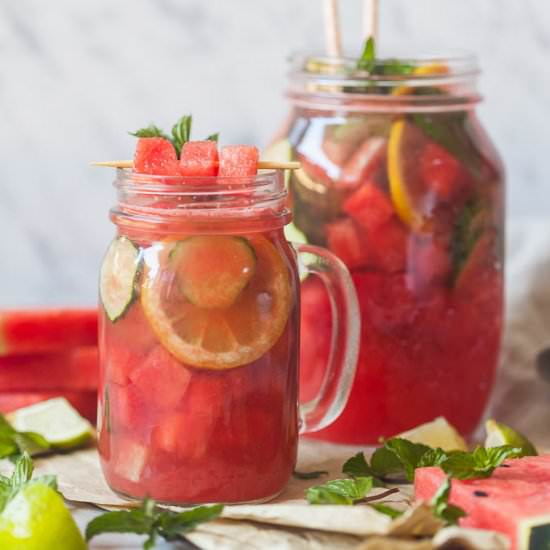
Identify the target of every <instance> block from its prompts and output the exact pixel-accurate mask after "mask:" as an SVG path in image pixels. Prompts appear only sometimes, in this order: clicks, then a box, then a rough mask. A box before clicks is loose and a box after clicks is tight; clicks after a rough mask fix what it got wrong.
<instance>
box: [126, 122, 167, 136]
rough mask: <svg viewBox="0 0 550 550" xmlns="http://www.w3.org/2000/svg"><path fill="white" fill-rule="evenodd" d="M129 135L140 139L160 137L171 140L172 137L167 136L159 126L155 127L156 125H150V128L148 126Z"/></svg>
mask: <svg viewBox="0 0 550 550" xmlns="http://www.w3.org/2000/svg"><path fill="white" fill-rule="evenodd" d="M128 133H129V134H130V135H131V136H134V137H138V138H153V137H160V138H164V139H167V140H170V137H168V135H167V134H165V133H164V132H163V131H162V130H161V129H160V128H159V127H158V126H155V125H154V124H149V126H146V127H145V128H140V129H139V130H136V131H135V132H128Z"/></svg>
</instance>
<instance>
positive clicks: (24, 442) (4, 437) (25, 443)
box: [0, 415, 50, 458]
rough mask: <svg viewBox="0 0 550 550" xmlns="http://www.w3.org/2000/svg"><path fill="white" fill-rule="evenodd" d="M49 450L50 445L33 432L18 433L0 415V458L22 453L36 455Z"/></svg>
mask: <svg viewBox="0 0 550 550" xmlns="http://www.w3.org/2000/svg"><path fill="white" fill-rule="evenodd" d="M49 450H50V444H49V443H48V441H47V440H46V439H45V438H44V437H43V436H42V435H40V434H38V433H35V432H18V431H17V430H16V429H15V428H14V427H13V426H12V425H11V424H10V423H9V422H8V421H7V420H6V419H5V417H4V416H2V415H0V458H5V457H9V456H17V455H20V454H22V453H25V452H27V453H29V454H30V455H37V454H41V453H44V452H47V451H49Z"/></svg>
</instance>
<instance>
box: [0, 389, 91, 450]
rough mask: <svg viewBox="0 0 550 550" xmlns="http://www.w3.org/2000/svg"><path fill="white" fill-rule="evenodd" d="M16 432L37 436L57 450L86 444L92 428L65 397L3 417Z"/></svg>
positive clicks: (42, 402) (37, 404)
mask: <svg viewBox="0 0 550 550" xmlns="http://www.w3.org/2000/svg"><path fill="white" fill-rule="evenodd" d="M6 419H7V420H8V422H9V423H10V424H11V425H12V426H13V427H14V428H15V429H16V430H17V431H19V432H36V433H38V434H40V435H42V436H43V437H44V438H45V439H46V440H47V441H48V443H49V444H50V445H51V446H52V447H54V448H57V449H72V448H74V447H79V446H80V445H83V444H84V443H87V442H88V441H89V440H90V439H91V438H92V434H93V427H92V425H91V424H90V423H89V422H88V421H87V420H86V419H85V418H82V417H81V416H80V414H78V412H77V411H76V410H75V409H74V408H73V407H72V406H71V404H70V403H69V402H68V401H67V400H66V399H65V398H64V397H55V398H54V399H48V400H47V401H41V402H40V403H36V404H34V405H30V406H29V407H23V408H21V409H17V410H16V411H13V412H11V413H9V414H7V415H6Z"/></svg>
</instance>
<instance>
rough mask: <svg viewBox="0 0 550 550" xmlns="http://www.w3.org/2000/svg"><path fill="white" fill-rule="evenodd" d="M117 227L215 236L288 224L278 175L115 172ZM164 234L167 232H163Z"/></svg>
mask: <svg viewBox="0 0 550 550" xmlns="http://www.w3.org/2000/svg"><path fill="white" fill-rule="evenodd" d="M114 187H115V188H116V190H117V204H116V205H115V206H114V207H113V208H112V209H111V220H112V221H113V222H114V223H115V224H117V225H119V226H120V225H129V224H131V225H132V226H133V227H136V226H138V225H141V226H143V227H146V228H150V227H153V226H155V227H156V228H157V229H156V230H157V231H160V229H158V228H159V227H163V226H166V221H167V220H169V221H170V226H169V227H170V228H171V229H170V230H174V228H175V227H177V226H178V224H181V225H182V226H185V227H186V228H187V229H186V230H187V231H190V230H191V229H190V228H191V227H192V228H193V230H197V231H202V232H209V231H210V232H219V231H220V230H221V228H222V227H223V226H224V225H225V226H227V227H229V226H239V227H245V226H246V227H247V228H248V230H250V231H263V230H266V229H270V228H271V229H276V228H280V227H283V226H284V225H285V224H287V223H288V222H289V221H290V211H289V209H288V207H287V190H286V186H285V181H284V174H283V171H282V170H261V171H259V172H258V174H257V175H255V176H247V177H220V176H209V177H187V176H161V175H149V174H138V173H135V172H134V171H133V170H131V169H129V168H124V169H118V170H117V177H116V179H115V181H114ZM167 231H168V230H167Z"/></svg>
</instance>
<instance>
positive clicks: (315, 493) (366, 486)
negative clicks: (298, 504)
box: [306, 477, 374, 505]
mask: <svg viewBox="0 0 550 550" xmlns="http://www.w3.org/2000/svg"><path fill="white" fill-rule="evenodd" d="M373 485H374V484H373V479H372V477H357V478H355V479H334V480H332V481H328V482H327V483H324V484H323V485H316V486H315V487H310V488H309V489H307V490H306V500H307V501H308V502H309V503H310V504H347V505H350V504H357V503H358V502H360V501H361V500H362V499H363V498H365V497H366V496H367V494H368V493H369V492H370V490H371V489H372V487H373Z"/></svg>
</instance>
